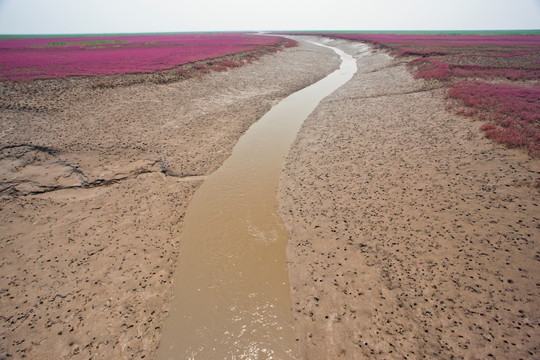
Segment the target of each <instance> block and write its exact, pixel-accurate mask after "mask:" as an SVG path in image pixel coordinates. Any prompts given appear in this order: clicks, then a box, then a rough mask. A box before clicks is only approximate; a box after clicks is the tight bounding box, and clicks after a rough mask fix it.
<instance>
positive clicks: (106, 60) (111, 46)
mask: <svg viewBox="0 0 540 360" xmlns="http://www.w3.org/2000/svg"><path fill="white" fill-rule="evenodd" d="M295 44H296V43H295V42H294V41H293V40H289V39H285V38H280V37H275V36H264V35H253V34H245V33H201V34H160V35H119V36H116V35H115V36H85V37H26V38H24V37H3V38H2V37H0V80H11V81H30V80H36V79H51V78H63V77H68V76H100V75H112V74H128V73H151V72H155V71H160V70H167V69H172V68H175V67H178V66H181V65H185V64H188V63H192V62H195V61H201V60H206V59H215V58H220V57H223V56H227V55H232V54H243V55H245V56H244V60H253V59H256V58H257V55H260V54H262V53H267V52H273V51H277V50H279V49H281V48H282V47H284V46H285V47H290V46H295ZM244 60H242V61H236V62H234V64H233V62H230V61H225V62H222V63H217V64H213V66H214V67H215V66H218V67H219V70H225V69H226V68H227V67H231V66H232V67H235V66H240V65H241V64H243V63H244ZM216 70H217V69H216ZM180 71H183V70H180Z"/></svg>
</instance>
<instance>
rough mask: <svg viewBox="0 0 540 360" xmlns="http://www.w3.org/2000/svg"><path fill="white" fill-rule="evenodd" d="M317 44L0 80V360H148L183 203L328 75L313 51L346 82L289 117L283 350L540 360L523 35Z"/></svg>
mask: <svg viewBox="0 0 540 360" xmlns="http://www.w3.org/2000/svg"><path fill="white" fill-rule="evenodd" d="M319 35H325V36H326V37H324V38H322V39H321V38H320V37H319V36H316V35H315V34H312V35H305V34H304V36H297V37H296V38H295V39H296V40H297V41H298V46H295V47H293V46H291V45H292V43H291V42H290V41H286V42H282V43H279V45H277V43H272V42H270V43H268V42H266V41H269V40H268V39H266V40H265V43H264V44H262V45H261V44H259V45H258V46H255V47H254V48H253V47H252V48H249V49H244V50H246V51H243V52H238V51H237V50H238V49H236V48H235V49H234V51H231V52H228V53H226V54H218V55H216V56H220V57H219V58H218V59H213V60H207V59H198V60H197V62H187V63H185V64H183V65H182V66H181V67H176V68H166V69H163V68H159V69H156V68H151V66H155V64H154V65H151V66H150V67H149V69H150V70H152V71H150V70H149V71H148V73H145V74H134V73H130V74H124V75H122V74H121V73H117V74H112V75H111V74H108V75H107V74H77V75H98V76H71V77H66V78H54V79H43V77H44V76H41V75H39V76H37V77H34V78H33V77H32V72H28V71H24V72H23V71H19V72H18V73H17V72H10V73H6V72H5V71H6V70H5V69H6V66H4V67H2V68H0V70H1V71H4V72H3V73H2V75H3V81H1V82H0V92H1V94H2V96H1V97H0V131H1V134H2V137H1V144H0V169H1V174H0V183H1V187H0V191H1V192H0V221H1V223H0V227H1V231H0V233H1V234H2V243H1V246H0V256H1V258H0V262H1V264H2V266H1V272H0V301H1V302H2V307H1V309H2V310H1V318H0V321H1V322H2V327H1V330H0V358H24V357H27V358H35V359H62V358H65V359H68V358H69V359H88V358H143V357H144V358H153V357H154V356H155V353H156V349H157V347H158V345H159V339H160V333H161V328H162V326H163V322H164V319H165V317H166V315H167V312H168V307H169V298H170V295H171V291H172V286H173V284H172V274H173V272H174V269H175V268H176V261H177V258H178V254H179V252H180V251H181V243H180V234H181V231H182V221H183V217H184V213H185V210H186V207H187V204H188V203H189V201H190V199H191V197H192V195H193V193H194V192H195V191H196V189H197V188H198V187H199V186H200V185H201V184H202V182H203V181H204V180H205V177H206V176H208V175H209V174H211V173H212V172H213V171H214V170H216V169H217V168H218V167H219V166H220V165H221V164H222V163H223V161H224V160H225V159H226V158H227V157H228V155H229V154H230V153H231V150H232V148H233V146H234V144H235V143H236V142H237V141H238V138H239V137H240V136H241V135H242V134H243V133H244V132H245V131H246V130H247V128H248V127H249V126H250V125H251V124H253V123H254V122H256V121H257V120H258V119H259V118H260V117H262V115H264V113H266V112H267V111H268V110H269V109H270V108H271V107H272V106H273V105H275V104H276V103H277V102H278V101H279V100H281V99H283V98H285V97H286V96H288V95H289V94H291V93H293V92H295V91H297V90H300V89H302V88H304V87H306V86H308V85H309V84H311V83H314V82H316V81H317V80H319V79H321V78H323V77H325V76H326V75H327V74H329V73H331V72H332V71H334V70H335V69H337V68H338V67H339V58H338V57H337V56H336V55H335V53H333V52H332V51H331V50H328V49H325V48H322V47H318V46H314V45H311V44H309V43H306V42H305V41H304V40H310V39H315V38H317V39H318V40H320V41H323V42H325V43H327V44H328V45H331V46H334V47H337V48H339V49H341V50H343V51H345V52H346V53H349V54H351V55H353V56H354V57H355V58H356V60H357V66H358V72H357V73H356V75H355V76H354V77H353V78H352V79H351V80H350V81H349V82H348V83H347V84H345V85H344V86H342V87H341V88H339V89H338V90H336V91H335V92H334V93H333V94H332V95H330V96H328V97H327V98H325V99H324V100H323V101H322V102H321V103H320V104H319V106H318V107H317V108H316V109H315V111H314V112H313V113H312V114H311V115H310V116H309V117H308V118H307V119H306V121H305V122H304V124H303V126H302V128H301V129H300V131H299V133H298V136H297V138H296V140H295V142H294V143H293V145H292V147H291V149H290V152H289V154H288V156H287V159H286V161H285V164H284V166H283V170H282V177H281V180H280V188H279V191H278V194H277V196H278V199H279V211H280V213H281V216H282V218H283V221H284V223H285V226H286V228H287V230H288V232H289V236H290V240H289V243H288V247H287V262H288V265H289V278H290V284H291V302H292V309H291V311H292V312H293V317H294V324H293V325H294V328H295V342H296V345H297V351H298V356H299V358H300V359H310V360H311V359H335V358H344V359H370V358H372V359H392V358H396V359H403V358H409V359H417V358H424V357H425V358H438V359H450V358H466V359H477V358H478V359H484V358H499V359H529V358H537V357H538V356H540V340H539V339H540V330H539V323H540V311H539V309H540V284H539V282H538V281H539V280H538V279H539V276H540V247H539V244H538V241H539V239H540V222H539V219H540V209H539V207H538V205H539V204H538V201H539V184H540V162H539V160H538V149H539V147H538V144H539V141H540V133H539V127H540V125H539V122H540V120H539V116H540V115H539V114H540V111H539V106H540V104H539V103H540V101H539V100H538V99H539V97H538V90H537V89H538V87H539V86H540V81H539V80H540V78H539V75H538V73H539V71H540V69H539V65H538V64H539V58H540V40H539V39H538V36H534V35H529V36H517V35H515V34H514V35H512V36H517V38H519V39H521V40H522V41H515V42H512V41H510V42H504V41H503V40H504V39H503V38H499V40H501V41H502V42H501V41H500V42H499V43H496V42H494V43H489V42H487V43H486V41H484V42H482V43H481V44H478V43H476V44H475V45H474V47H471V46H469V45H467V43H459V44H456V43H455V42H454V43H449V42H448V41H447V40H448V39H446V42H445V39H444V38H441V37H440V36H438V37H434V38H432V39H431V40H430V41H431V42H430V43H429V44H428V45H429V46H426V44H425V39H424V40H420V41H419V40H418V39H417V40H416V42H415V41H414V40H415V39H413V38H412V35H410V34H409V35H408V36H409V37H399V36H397V35H392V36H390V37H389V36H387V37H383V36H382V35H377V36H374V35H373V36H367V37H362V36H364V34H362V36H360V35H358V34H357V35H354V36H351V34H350V33H347V34H345V35H343V34H342V35H339V34H335V33H332V34H319ZM310 36H312V37H310ZM445 36H449V35H445ZM467 36H469V35H467ZM490 36H491V37H493V38H495V40H497V38H496V37H495V36H493V35H490ZM449 39H453V40H459V36H458V37H454V38H452V37H450V38H449ZM474 39H476V38H473V40H474ZM478 39H481V38H478ZM484 39H486V38H484ZM113 40H114V41H113ZM462 40H463V38H462ZM470 40H471V39H469V43H470ZM74 41H75V42H77V41H79V40H65V39H64V40H58V41H55V44H54V45H51V46H53V47H55V46H59V47H60V50H58V49H53V50H54V51H64V50H65V49H64V47H66V46H67V47H69V46H74V44H73V42H74ZM100 41H101V42H100ZM103 41H105V42H103ZM115 41H116V42H115ZM121 41H123V38H122V39H121V38H118V39H116V38H115V39H112V40H111V39H109V40H100V39H93V38H92V39H86V43H85V44H80V43H77V44H75V45H76V46H79V47H85V46H92V47H94V46H95V47H97V48H98V49H97V50H99V51H101V50H102V49H108V50H109V51H115V49H116V48H115V46H124V45H125V43H122V42H121ZM137 41H140V42H138V43H137V44H138V45H136V46H139V47H138V48H137V49H138V50H137V51H146V50H144V49H143V50H141V49H140V47H143V48H144V47H145V46H146V47H148V46H153V45H152V43H151V42H145V41H142V40H140V39H139V40H137ZM153 41H156V40H153ZM234 41H236V40H234ZM250 41H251V40H250ZM422 41H424V42H422ZM1 43H2V42H1V41H0V45H1ZM49 43H51V41H48V42H44V44H49ZM147 43H148V44H147ZM366 43H367V44H369V45H370V49H369V50H368V51H366V50H365V44H366ZM235 44H236V45H231V46H237V43H236V42H235ZM404 44H405V45H404ZM36 46H37V45H36ZM272 46H278V47H279V48H280V49H281V51H275V50H276V49H275V48H272ZM169 50H170V49H169ZM0 51H3V50H0ZM222 56H226V57H222ZM3 58H4V60H5V59H7V57H3ZM181 69H184V70H181ZM53 70H54V71H57V69H53ZM156 70H157V71H156ZM34 75H35V73H34ZM72 75H73V74H72ZM17 76H23V80H24V81H19V82H13V80H20V79H18V78H17ZM45 77H47V76H45ZM456 89H457V90H456ZM477 94H481V96H480V97H476V95H477ZM505 101H506V102H505ZM500 104H508V106H502V107H499V105H500ZM501 114H502V115H501ZM255 358H261V359H262V358H265V357H264V355H263V354H259V356H258V357H255Z"/></svg>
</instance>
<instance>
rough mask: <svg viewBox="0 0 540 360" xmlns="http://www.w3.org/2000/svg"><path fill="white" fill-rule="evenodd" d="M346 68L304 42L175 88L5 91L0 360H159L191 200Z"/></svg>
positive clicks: (83, 84) (5, 87) (128, 84)
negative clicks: (271, 124) (229, 161)
mask: <svg viewBox="0 0 540 360" xmlns="http://www.w3.org/2000/svg"><path fill="white" fill-rule="evenodd" d="M338 65H339V59H338V57H337V55H335V54H334V53H333V52H332V51H331V50H328V49H324V48H320V47H317V46H314V45H305V44H304V45H300V46H299V47H297V48H290V49H287V50H285V51H283V52H279V53H277V54H274V55H267V56H264V57H263V58H261V60H260V61H257V62H254V63H253V64H250V65H246V66H243V67H240V68H235V69H232V70H229V71H227V72H223V73H211V74H209V75H205V76H204V77H203V78H202V79H199V78H192V79H187V80H183V81H180V82H173V83H169V84H155V83H153V82H151V81H150V82H149V81H144V78H141V79H142V80H141V79H137V78H135V79H134V77H133V76H128V78H129V79H128V80H129V81H126V78H125V77H124V78H123V77H116V78H110V79H105V80H106V81H105V80H104V79H69V80H55V81H37V82H33V83H27V84H20V85H16V86H15V85H13V84H9V83H0V92H1V94H2V96H1V97H0V109H1V110H0V111H1V113H0V116H1V121H0V131H1V134H2V137H1V139H2V143H1V146H0V149H1V150H0V155H1V156H0V170H1V171H0V174H1V175H0V177H1V178H0V182H1V188H0V189H1V190H2V191H1V192H0V196H1V198H0V202H1V208H0V221H1V224H2V225H1V231H0V233H1V234H2V245H1V250H0V253H1V268H2V270H1V273H0V285H1V286H0V289H1V297H0V300H1V303H2V317H1V321H2V327H1V328H2V329H1V330H0V338H1V342H0V358H10V357H13V358H23V357H25V356H26V357H28V358H34V359H89V358H96V359H101V358H103V359H124V358H125V359H128V358H150V359H151V358H153V357H154V354H155V351H156V348H157V345H158V343H159V336H160V331H161V327H162V325H163V321H164V318H165V316H166V314H167V311H168V304H169V297H170V294H171V288H172V274H173V272H174V269H175V267H176V260H177V258H178V249H179V239H180V237H179V233H180V231H181V227H182V220H183V216H184V212H185V209H186V206H187V203H188V202H189V200H190V198H191V196H192V195H193V193H194V191H195V190H196V189H197V188H198V187H199V186H200V184H201V183H202V181H203V180H204V179H205V176H207V175H209V174H210V173H211V172H212V171H214V170H215V169H217V168H218V167H219V166H220V165H221V163H222V162H223V161H224V160H225V159H226V158H227V157H228V156H229V154H230V152H231V150H232V148H233V146H234V144H235V143H236V142H237V140H238V138H239V137H240V135H241V134H242V133H243V132H244V131H245V130H246V129H247V128H248V127H249V126H250V125H251V124H252V123H253V122H255V121H257V120H258V119H259V118H260V117H261V116H262V115H263V114H264V113H266V112H267V111H268V110H269V109H270V108H271V106H273V105H274V104H276V103H277V102H278V101H279V100H281V99H282V98H284V97H286V96H287V95H289V94H290V93H293V92H295V91H297V90H299V89H301V88H304V87H305V86H307V85H309V84H311V83H313V82H315V81H317V80H319V79H321V78H323V77H324V76H326V75H327V74H329V73H330V72H332V71H333V70H335V69H336V68H337V66H338ZM291 69H294V71H291ZM146 78H147V77H146ZM134 80H135V81H134ZM139 80H141V81H139ZM104 81H105V82H106V84H107V86H102V85H103V83H104Z"/></svg>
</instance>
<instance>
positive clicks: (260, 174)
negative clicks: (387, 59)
mask: <svg viewBox="0 0 540 360" xmlns="http://www.w3.org/2000/svg"><path fill="white" fill-rule="evenodd" d="M316 45H320V46H325V45H322V44H318V43H317V44H316ZM330 48H331V49H332V50H334V51H335V52H336V53H337V54H338V55H339V56H340V57H341V60H342V63H341V66H340V68H339V69H338V70H336V71H334V72H333V73H331V74H330V75H328V76H327V77H325V78H324V79H322V80H320V81H318V82H317V83H315V84H313V85H310V86H309V87H307V88H304V89H302V90H300V91H298V92H296V93H294V94H292V95H290V96H289V97H287V98H286V99H284V100H282V101H281V102H280V103H279V104H277V105H276V106H274V107H273V108H272V109H271V110H270V111H269V112H268V113H266V114H265V115H264V116H263V117H262V118H261V119H260V120H259V121H258V122H257V123H255V124H253V125H252V126H251V127H250V128H249V130H248V131H247V132H246V133H245V134H244V135H243V136H242V137H241V138H240V140H239V142H238V143H237V144H236V146H235V148H234V150H233V153H232V155H231V156H230V157H229V158H228V159H227V160H226V161H225V162H224V163H223V165H222V166H221V167H220V168H219V169H218V170H216V171H215V172H214V173H212V174H211V175H210V176H209V177H208V178H207V179H206V180H205V181H204V183H203V184H202V185H201V187H200V188H199V189H198V190H197V192H196V193H195V195H194V197H193V199H192V200H191V202H190V204H189V206H188V209H187V212H186V216H185V219H184V230H183V234H182V239H181V247H180V257H179V259H178V267H177V270H176V273H175V275H174V281H175V285H174V286H175V289H174V295H173V298H172V300H171V311H170V313H169V316H168V318H167V320H166V321H165V324H164V328H163V332H162V339H161V345H160V348H159V350H158V354H157V357H156V358H157V359H294V358H295V355H296V354H295V341H294V334H293V318H292V314H291V300H290V294H289V277H288V270H287V261H286V255H285V247H286V245H287V241H288V239H289V236H288V234H287V232H286V230H285V229H284V226H283V223H282V220H281V217H280V216H279V213H278V202H277V190H278V186H279V178H280V175H281V168H282V165H283V162H284V159H285V156H286V155H287V153H288V151H289V148H290V146H291V144H292V142H293V141H294V139H295V137H296V134H297V133H298V130H299V129H300V126H301V125H302V122H303V121H304V119H306V118H307V117H308V116H309V114H310V113H311V112H312V111H313V110H314V109H315V107H316V106H317V105H318V104H319V102H320V101H321V100H322V99H323V98H324V97H326V96H328V95H329V94H331V93H332V92H334V91H335V90H336V89H338V88H339V87H340V86H342V85H343V84H345V83H346V82H347V81H349V80H350V79H351V78H352V76H353V75H354V73H355V72H356V70H357V67H356V61H355V59H354V58H353V57H352V56H350V55H348V54H346V53H344V52H343V51H341V50H339V49H337V48H332V47H330Z"/></svg>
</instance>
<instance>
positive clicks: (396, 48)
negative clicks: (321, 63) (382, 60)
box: [324, 33, 540, 157]
mask: <svg viewBox="0 0 540 360" xmlns="http://www.w3.org/2000/svg"><path fill="white" fill-rule="evenodd" d="M324 35H325V36H331V37H337V38H344V39H349V40H358V41H363V42H368V43H370V44H372V45H373V46H374V47H375V48H378V49H385V50H388V51H390V53H391V54H393V55H395V56H398V57H410V58H411V60H410V61H409V63H408V64H409V66H410V68H411V70H412V71H413V73H414V75H415V77H416V78H422V79H425V80H428V81H430V80H434V81H442V82H444V83H445V84H446V85H447V86H448V93H447V98H448V99H449V100H450V101H454V102H458V104H461V105H462V108H461V109H459V110H457V113H458V114H460V115H463V116H467V117H472V118H475V119H477V120H481V121H484V124H483V125H482V126H481V127H480V129H481V130H482V131H483V132H484V135H485V136H486V137H487V138H490V139H492V140H494V141H496V142H498V143H501V144H505V145H506V146H509V147H521V148H524V149H526V150H527V151H528V153H529V154H530V155H531V156H534V157H538V156H540V36H538V35H489V36H485V35H411V34H360V33H346V34H339V33H338V34H335V33H330V34H328V33H326V34H324Z"/></svg>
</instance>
